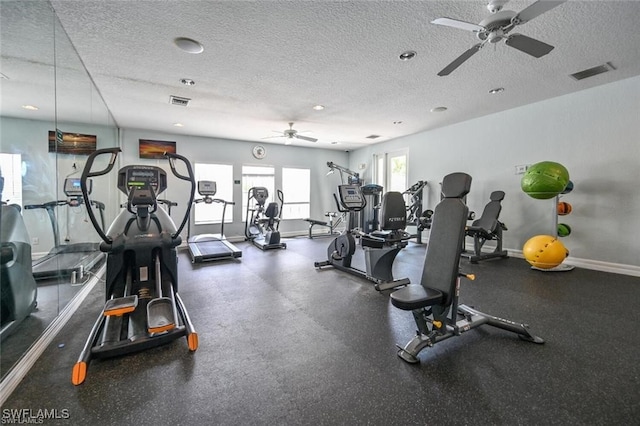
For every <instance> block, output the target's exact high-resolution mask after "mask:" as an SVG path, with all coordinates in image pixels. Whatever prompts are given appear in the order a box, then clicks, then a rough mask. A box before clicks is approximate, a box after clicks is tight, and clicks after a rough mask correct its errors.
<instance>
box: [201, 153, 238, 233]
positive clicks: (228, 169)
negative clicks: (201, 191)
mask: <svg viewBox="0 0 640 426" xmlns="http://www.w3.org/2000/svg"><path fill="white" fill-rule="evenodd" d="M194 174H195V178H196V181H198V182H199V181H201V180H212V181H214V182H215V183H216V195H214V196H212V198H219V199H221V200H225V201H229V202H233V166H232V165H229V164H205V163H195V170H194ZM198 198H202V196H200V195H198V194H196V199H198ZM223 207H224V205H223V204H221V203H211V204H205V203H197V204H195V206H194V216H193V217H194V222H195V224H196V225H201V224H206V223H221V222H222V209H223ZM224 221H225V223H230V222H233V206H227V209H226V211H225V214H224Z"/></svg>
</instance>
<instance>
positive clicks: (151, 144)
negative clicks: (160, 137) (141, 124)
mask: <svg viewBox="0 0 640 426" xmlns="http://www.w3.org/2000/svg"><path fill="white" fill-rule="evenodd" d="M139 142H140V149H139V152H140V158H150V159H159V158H163V156H164V153H165V152H170V153H172V154H175V153H176V143H175V142H171V141H154V140H149V139H139Z"/></svg>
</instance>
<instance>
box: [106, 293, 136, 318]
mask: <svg viewBox="0 0 640 426" xmlns="http://www.w3.org/2000/svg"><path fill="white" fill-rule="evenodd" d="M137 306H138V296H135V295H134V296H126V297H118V298H115V299H110V300H107V303H105V305H104V316H105V317H110V316H114V315H123V314H128V313H129V312H133V311H134V310H135V309H136V307H137Z"/></svg>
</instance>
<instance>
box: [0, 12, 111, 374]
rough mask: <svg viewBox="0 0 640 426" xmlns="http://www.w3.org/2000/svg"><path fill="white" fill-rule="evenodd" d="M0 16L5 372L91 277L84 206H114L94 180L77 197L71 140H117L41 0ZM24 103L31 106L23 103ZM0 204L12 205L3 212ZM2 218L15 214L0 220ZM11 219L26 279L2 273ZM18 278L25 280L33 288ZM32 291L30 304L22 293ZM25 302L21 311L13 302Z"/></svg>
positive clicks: (80, 155) (80, 143)
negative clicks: (86, 193)
mask: <svg viewBox="0 0 640 426" xmlns="http://www.w3.org/2000/svg"><path fill="white" fill-rule="evenodd" d="M0 16H1V19H2V21H1V26H0V33H1V40H0V41H1V43H0V44H1V45H2V52H1V53H2V68H1V69H0V72H1V73H2V76H1V77H2V80H1V81H0V83H1V84H2V86H1V90H2V101H1V102H2V103H1V109H0V173H1V175H2V176H3V178H4V182H5V185H4V191H3V194H2V200H3V201H4V202H6V203H7V205H6V206H3V214H2V220H3V221H2V229H1V230H0V231H1V232H0V233H1V234H2V238H3V239H2V243H3V249H2V250H3V251H2V259H3V264H2V268H3V269H2V278H1V282H0V284H2V322H3V325H2V327H3V330H5V328H6V331H7V332H6V333H4V331H3V335H2V343H1V346H0V359H1V360H2V362H1V364H0V367H1V373H2V377H3V378H4V377H5V375H6V374H7V372H8V371H10V369H11V367H12V366H13V365H14V363H15V362H16V361H17V360H18V359H19V358H20V356H21V355H22V354H23V353H24V352H25V351H26V350H27V349H28V348H29V346H31V344H32V343H33V342H34V341H35V340H36V339H37V338H38V336H40V334H41V333H42V332H43V331H44V330H45V329H46V327H47V326H48V325H49V324H50V323H51V321H53V320H54V319H55V318H56V316H58V315H59V313H60V312H61V310H62V309H63V308H64V307H65V306H66V305H67V304H68V303H69V301H70V300H72V298H73V297H75V295H76V294H77V293H78V292H79V291H81V290H82V289H83V288H85V286H86V288H89V286H91V283H92V282H94V281H95V280H96V279H97V277H96V276H95V273H96V272H97V271H99V270H100V267H101V266H102V265H103V263H104V255H103V254H102V253H101V252H100V251H99V250H98V241H99V237H98V235H97V233H96V231H95V230H94V229H93V227H92V225H91V223H90V222H89V220H88V214H87V210H86V209H87V208H92V209H94V211H95V212H96V216H97V217H104V222H105V223H106V224H109V223H110V222H111V220H113V218H114V217H115V215H116V214H117V210H118V209H117V203H116V202H110V200H115V199H117V195H116V194H115V190H114V189H113V188H112V185H94V186H93V188H92V192H91V200H92V202H91V206H85V205H84V202H82V201H81V200H82V198H81V196H79V194H78V191H77V189H78V188H77V186H76V184H77V179H78V178H79V177H80V174H81V172H82V169H83V167H84V164H85V161H86V159H87V154H86V151H82V150H80V151H79V150H78V148H79V147H86V146H89V147H90V148H89V149H99V148H104V147H113V146H117V145H118V132H117V128H116V126H115V122H114V121H113V119H112V117H111V115H110V113H109V110H108V109H107V107H106V105H105V104H104V102H103V100H102V97H101V96H100V94H99V92H98V91H97V90H96V88H95V86H94V85H93V82H92V80H91V78H90V77H89V75H88V74H87V72H86V70H85V68H84V66H83V64H82V61H81V60H80V58H79V57H78V55H77V53H76V51H75V49H74V48H73V46H72V45H71V43H70V41H69V40H68V38H67V36H66V33H65V31H64V29H63V28H62V26H61V25H60V23H59V21H58V20H57V18H56V17H55V14H54V13H53V10H52V9H51V7H50V5H49V3H48V2H22V1H2V2H1V3H0ZM27 105H30V106H32V107H33V108H30V109H26V108H24V107H23V106H27ZM84 135H88V136H84ZM92 142H95V145H92ZM67 148H70V149H67ZM65 183H66V185H65ZM8 204H16V205H18V206H19V207H20V209H19V210H16V209H15V208H12V209H13V210H11V212H12V213H11V214H5V211H6V212H9V210H5V209H9V206H8ZM105 206H106V207H105ZM15 211H17V212H18V215H17V218H16V215H15V213H13V212H15ZM9 216H12V217H13V218H14V219H18V220H14V221H12V222H8V219H6V218H8V217H9ZM5 222H7V223H6V226H5ZM17 222H19V223H18V224H16V223H17ZM20 224H24V225H23V226H24V230H25V231H26V232H25V233H24V236H23V238H22V239H24V240H25V241H24V244H22V245H21V246H20V248H19V250H14V251H16V252H17V251H20V252H21V254H26V256H25V257H26V258H28V261H27V262H22V263H21V264H22V265H23V266H22V269H21V270H20V273H22V274H24V275H25V276H28V277H29V278H33V280H26V279H17V278H15V277H16V276H18V275H16V274H17V272H9V266H8V264H11V265H15V264H17V262H15V261H14V260H13V259H14V258H15V257H16V256H13V255H12V256H13V258H12V260H11V262H6V264H5V260H6V259H5V257H7V259H8V258H9V257H8V256H9V254H10V253H9V252H10V250H9V248H7V249H5V246H7V247H8V246H9V245H11V244H13V245H14V246H15V240H16V239H18V237H17V235H22V234H21V233H20V232H17V231H16V229H18V228H19V229H23V228H22V227H21V226H20ZM5 240H7V241H5ZM11 248H14V247H11ZM5 252H6V253H5ZM29 252H30V255H29ZM5 254H7V256H5ZM32 262H33V263H32ZM13 267H14V269H16V268H15V266H13ZM18 269H19V268H18ZM16 270H17V269H16ZM19 281H20V282H32V281H33V282H34V283H35V284H34V291H31V292H30V291H29V290H28V287H29V286H28V285H27V286H25V285H19V284H18V282H19ZM25 287H27V289H26V290H25ZM5 290H6V291H5ZM35 293H37V297H36V298H37V306H36V308H35V309H33V306H28V302H29V300H28V299H29V297H31V298H33V296H34V294H35ZM24 306H28V309H27V308H23V309H22V310H21V309H20V307H24ZM7 324H9V325H10V326H7V327H5V325H7Z"/></svg>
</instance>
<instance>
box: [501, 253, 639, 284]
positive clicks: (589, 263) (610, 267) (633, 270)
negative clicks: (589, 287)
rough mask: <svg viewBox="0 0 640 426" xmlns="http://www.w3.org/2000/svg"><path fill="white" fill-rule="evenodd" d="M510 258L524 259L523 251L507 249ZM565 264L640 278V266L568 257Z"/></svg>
mask: <svg viewBox="0 0 640 426" xmlns="http://www.w3.org/2000/svg"><path fill="white" fill-rule="evenodd" d="M507 252H508V253H509V256H513V257H519V258H521V259H524V255H523V254H522V250H511V249H507ZM563 263H566V264H567V265H573V266H575V267H578V268H584V269H591V270H594V271H602V272H611V273H614V274H622V275H630V276H632V277H640V266H634V265H625V264H622V263H611V262H602V261H600V260H592V259H580V258H576V257H571V256H569V257H567V258H566V259H565V261H564V262H563Z"/></svg>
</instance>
